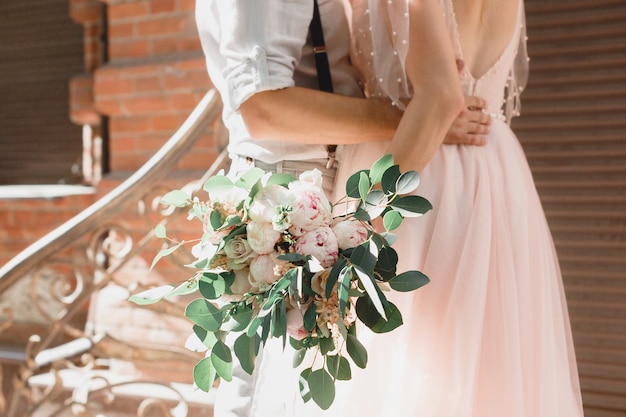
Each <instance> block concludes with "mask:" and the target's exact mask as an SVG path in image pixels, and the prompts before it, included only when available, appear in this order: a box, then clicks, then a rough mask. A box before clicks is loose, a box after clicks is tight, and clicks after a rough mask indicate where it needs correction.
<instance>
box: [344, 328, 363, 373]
mask: <svg viewBox="0 0 626 417" xmlns="http://www.w3.org/2000/svg"><path fill="white" fill-rule="evenodd" d="M346 349H347V350H348V354H349V355H350V357H351V358H352V361H353V362H354V364H355V365H356V366H358V367H359V368H361V369H364V368H365V367H366V366H367V350H366V349H365V346H363V345H362V344H361V342H360V341H359V339H357V337H356V336H355V335H353V334H352V333H348V338H347V339H346Z"/></svg>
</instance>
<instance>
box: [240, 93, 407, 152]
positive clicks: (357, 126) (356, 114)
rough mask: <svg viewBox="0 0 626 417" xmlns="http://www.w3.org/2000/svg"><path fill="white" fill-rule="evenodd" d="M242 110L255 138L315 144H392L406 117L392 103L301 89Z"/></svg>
mask: <svg viewBox="0 0 626 417" xmlns="http://www.w3.org/2000/svg"><path fill="white" fill-rule="evenodd" d="M239 111H240V112H241V115H242V117H243V119H244V121H245V123H246V127H247V128H248V130H249V132H250V134H251V135H252V137H254V138H255V139H260V140H264V139H271V140H283V141H288V142H300V143H316V144H329V143H334V144H354V143H361V142H374V141H384V140H390V139H391V138H392V136H393V134H394V132H395V131H396V128H397V126H398V123H399V122H400V117H401V115H402V113H401V112H400V111H399V110H398V109H397V108H396V107H394V106H392V105H391V102H389V101H385V100H377V99H364V98H355V97H346V96H342V95H339V94H331V93H325V92H322V91H318V90H312V89H309V88H302V87H288V88H284V89H281V90H271V91H263V92H260V93H257V94H255V95H253V96H252V97H250V98H249V99H248V100H246V101H245V102H244V103H243V104H242V105H241V107H240V108H239Z"/></svg>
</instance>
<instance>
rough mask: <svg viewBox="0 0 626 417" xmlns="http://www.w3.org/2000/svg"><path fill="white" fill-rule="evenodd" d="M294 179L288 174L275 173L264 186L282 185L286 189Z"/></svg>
mask: <svg viewBox="0 0 626 417" xmlns="http://www.w3.org/2000/svg"><path fill="white" fill-rule="evenodd" d="M295 180H296V178H295V177H294V176H293V175H290V174H283V173H277V174H272V175H271V176H270V177H269V178H268V180H267V184H266V185H282V186H284V187H286V186H287V185H289V183H291V182H294V181H295Z"/></svg>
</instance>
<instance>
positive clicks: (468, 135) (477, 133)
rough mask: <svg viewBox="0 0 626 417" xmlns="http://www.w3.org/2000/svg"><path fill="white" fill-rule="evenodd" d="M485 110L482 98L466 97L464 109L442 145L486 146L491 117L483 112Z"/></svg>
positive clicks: (485, 105)
mask: <svg viewBox="0 0 626 417" xmlns="http://www.w3.org/2000/svg"><path fill="white" fill-rule="evenodd" d="M486 108H487V102H486V101H485V100H483V99H482V98H480V97H476V96H466V97H465V108H464V109H463V110H462V111H461V113H459V115H458V116H457V118H456V119H455V120H454V123H452V126H450V130H448V133H447V134H446V137H445V138H444V140H443V143H444V144H447V145H475V146H483V145H486V144H487V134H488V133H489V126H490V125H491V116H489V115H488V114H487V113H484V112H483V110H484V109H486Z"/></svg>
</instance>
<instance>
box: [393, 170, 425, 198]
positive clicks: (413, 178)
mask: <svg viewBox="0 0 626 417" xmlns="http://www.w3.org/2000/svg"><path fill="white" fill-rule="evenodd" d="M419 185H420V176H419V175H418V173H417V172H415V171H408V172H405V173H404V174H402V175H400V178H398V181H397V182H396V192H397V193H398V194H408V193H410V192H413V191H415V189H416V188H417V187H418V186H419Z"/></svg>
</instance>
